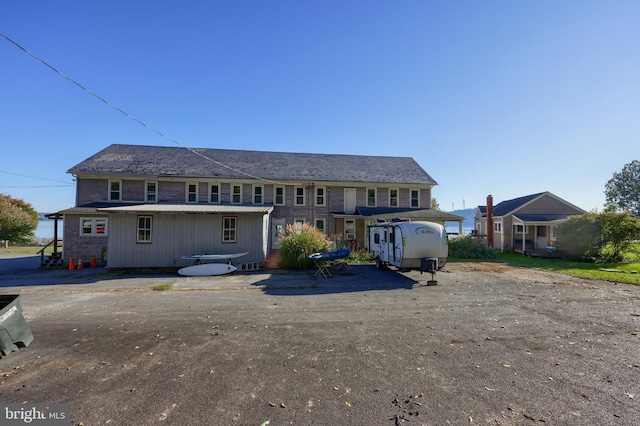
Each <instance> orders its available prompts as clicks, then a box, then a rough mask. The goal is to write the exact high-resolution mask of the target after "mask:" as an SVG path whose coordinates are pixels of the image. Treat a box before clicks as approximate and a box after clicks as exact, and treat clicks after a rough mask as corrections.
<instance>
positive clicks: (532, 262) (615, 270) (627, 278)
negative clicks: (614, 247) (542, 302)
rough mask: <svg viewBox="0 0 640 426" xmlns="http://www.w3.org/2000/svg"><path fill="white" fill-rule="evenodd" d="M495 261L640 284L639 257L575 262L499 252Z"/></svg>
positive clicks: (577, 275)
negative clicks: (622, 260)
mask: <svg viewBox="0 0 640 426" xmlns="http://www.w3.org/2000/svg"><path fill="white" fill-rule="evenodd" d="M494 262H500V263H505V264H507V265H510V266H516V267H522V268H538V269H546V270H549V271H553V272H559V273H561V274H567V275H571V276H574V277H579V278H586V279H597V280H605V281H612V282H619V283H626V284H636V285H640V262H638V261H637V259H636V262H634V263H622V264H603V263H585V262H574V261H569V260H564V259H541V258H534V257H526V256H523V255H521V254H517V253H499V254H498V258H497V259H496V260H494ZM603 269H607V270H603ZM633 271H636V272H637V273H636V272H633Z"/></svg>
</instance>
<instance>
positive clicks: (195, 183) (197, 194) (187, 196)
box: [184, 182, 200, 203]
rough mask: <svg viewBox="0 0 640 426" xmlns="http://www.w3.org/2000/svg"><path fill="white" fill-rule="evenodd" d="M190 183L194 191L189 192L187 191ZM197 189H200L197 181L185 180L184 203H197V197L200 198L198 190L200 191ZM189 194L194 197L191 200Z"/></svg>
mask: <svg viewBox="0 0 640 426" xmlns="http://www.w3.org/2000/svg"><path fill="white" fill-rule="evenodd" d="M191 185H194V186H195V192H190V191H189V187H190V186H191ZM199 190H200V185H199V184H198V182H185V184H184V194H185V195H184V201H185V203H197V202H198V199H199V198H200V197H199V192H200V191H199ZM191 195H193V196H194V198H195V199H194V200H193V201H192V200H190V198H191V197H190V196H191Z"/></svg>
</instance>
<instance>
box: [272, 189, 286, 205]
mask: <svg viewBox="0 0 640 426" xmlns="http://www.w3.org/2000/svg"><path fill="white" fill-rule="evenodd" d="M273 204H275V205H276V206H284V186H276V187H275V188H274V194H273Z"/></svg>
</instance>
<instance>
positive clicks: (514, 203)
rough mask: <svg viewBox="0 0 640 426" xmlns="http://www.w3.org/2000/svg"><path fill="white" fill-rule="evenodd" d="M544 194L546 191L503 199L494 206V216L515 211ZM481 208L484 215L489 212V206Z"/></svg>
mask: <svg viewBox="0 0 640 426" xmlns="http://www.w3.org/2000/svg"><path fill="white" fill-rule="evenodd" d="M542 194H544V192H539V193H537V194H531V195H525V196H524V197H518V198H514V199H513V200H506V201H502V202H501V203H498V204H496V205H495V206H493V216H494V217H495V216H504V215H506V214H507V213H509V212H512V211H514V210H515V209H517V208H520V207H522V206H524V205H525V204H527V203H528V202H529V201H532V200H534V199H536V198H538V197H539V196H541V195H542ZM478 207H479V208H480V212H481V213H483V216H484V215H486V213H487V206H478Z"/></svg>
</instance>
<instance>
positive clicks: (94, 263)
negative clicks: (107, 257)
mask: <svg viewBox="0 0 640 426" xmlns="http://www.w3.org/2000/svg"><path fill="white" fill-rule="evenodd" d="M96 266H98V262H96V257H95V256H91V267H92V268H95V267H96Z"/></svg>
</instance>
